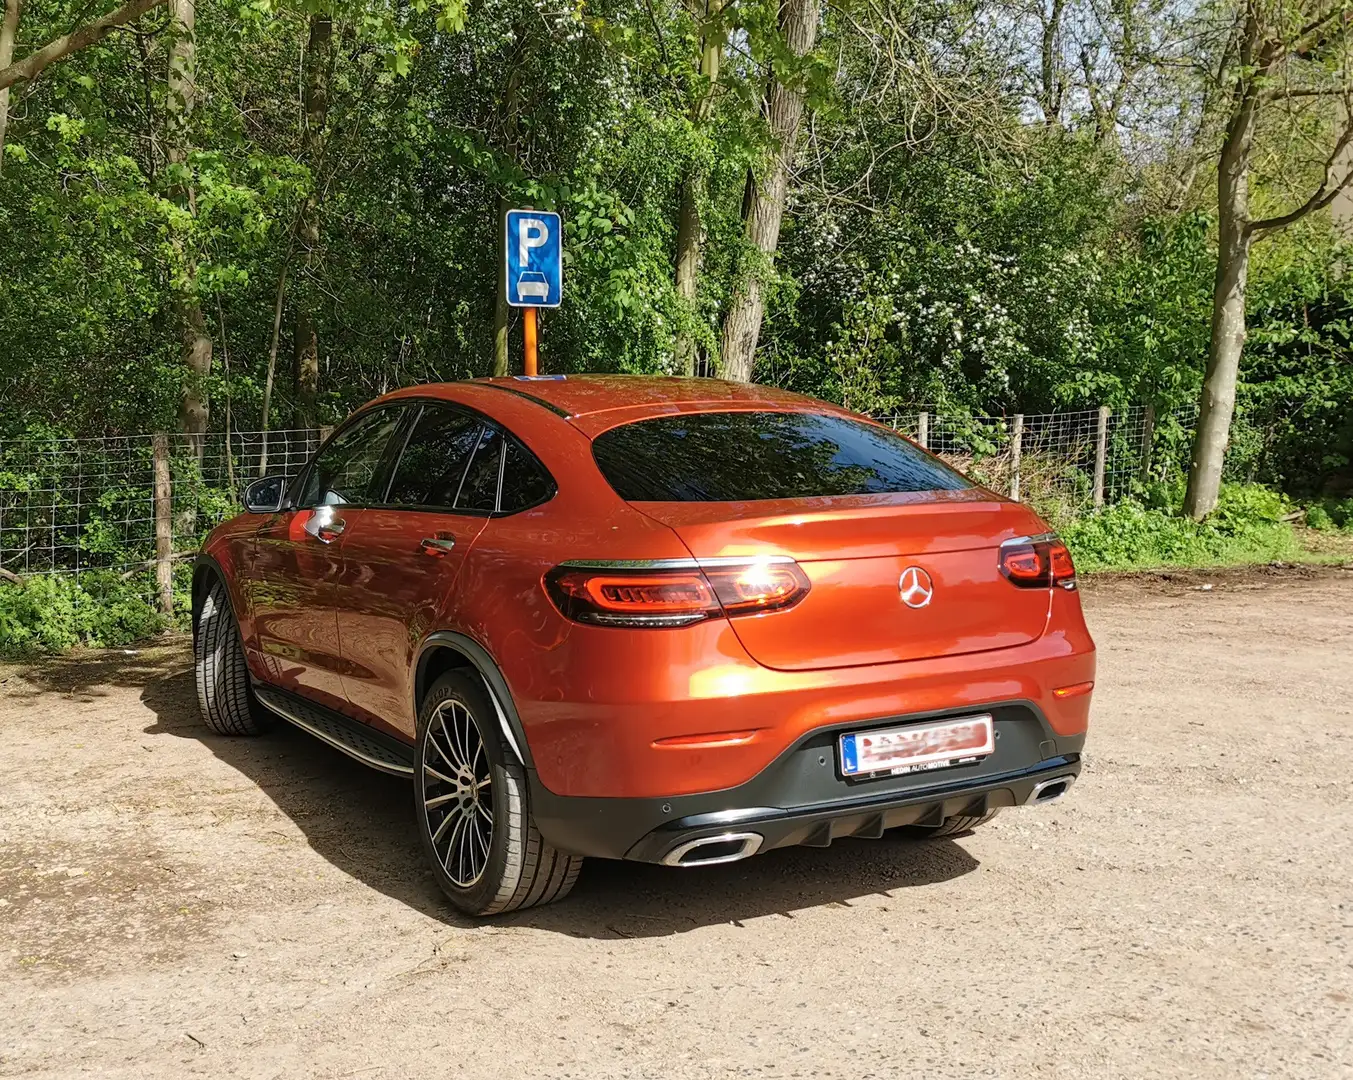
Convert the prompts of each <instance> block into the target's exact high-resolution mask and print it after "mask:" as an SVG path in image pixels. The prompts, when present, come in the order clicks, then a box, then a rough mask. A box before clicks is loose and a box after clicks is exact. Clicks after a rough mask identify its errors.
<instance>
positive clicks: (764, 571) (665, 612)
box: [545, 559, 811, 627]
mask: <svg viewBox="0 0 1353 1080" xmlns="http://www.w3.org/2000/svg"><path fill="white" fill-rule="evenodd" d="M810 587H811V586H810V584H809V581H808V577H807V575H805V574H804V572H803V571H802V570H800V569H799V567H798V565H797V564H796V563H794V562H793V561H792V560H789V559H774V560H771V559H753V560H747V561H745V562H744V561H738V562H727V561H724V560H722V559H721V560H718V561H717V562H715V561H711V562H710V563H707V564H705V565H704V566H701V565H700V564H697V563H695V562H694V560H692V563H691V565H690V566H689V567H686V566H679V567H673V566H671V564H670V563H667V564H666V565H664V564H662V563H658V564H655V565H653V566H651V567H646V566H644V565H643V564H638V565H634V566H629V565H626V566H600V565H599V566H595V567H592V566H587V565H585V564H583V565H579V564H567V563H566V564H564V565H563V566H556V567H555V568H554V569H553V570H551V571H550V572H549V573H548V574H546V575H545V588H546V591H547V592H548V593H549V594H550V598H551V599H552V600H553V601H554V603H555V605H556V606H557V607H558V608H559V610H560V611H561V612H562V613H563V614H564V615H566V616H567V617H568V618H570V619H573V620H575V621H577V622H585V623H595V624H597V625H599V626H630V627H643V626H647V627H662V626H668V627H672V626H689V625H691V624H692V623H697V622H701V621H702V620H704V619H711V618H717V617H718V616H720V615H727V616H728V617H729V618H733V617H736V616H741V615H758V614H762V613H764V612H771V611H783V610H784V609H785V608H789V607H793V606H794V605H795V604H797V603H798V602H799V601H800V600H802V599H803V598H804V597H805V596H807V595H808V590H809V588H810Z"/></svg>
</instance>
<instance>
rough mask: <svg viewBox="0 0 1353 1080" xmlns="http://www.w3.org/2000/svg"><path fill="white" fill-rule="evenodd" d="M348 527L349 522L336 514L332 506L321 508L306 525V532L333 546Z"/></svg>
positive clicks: (311, 516)
mask: <svg viewBox="0 0 1353 1080" xmlns="http://www.w3.org/2000/svg"><path fill="white" fill-rule="evenodd" d="M347 527H348V525H347V522H345V521H344V520H343V519H342V518H341V517H337V516H336V515H335V514H334V510H333V507H332V506H321V507H319V508H318V509H317V510H316V511H315V512H314V513H313V514H311V515H310V520H309V521H307V522H306V523H305V531H306V532H308V533H309V534H310V535H311V536H313V537H314V538H315V539H316V540H318V541H320V542H321V543H324V544H332V543H333V542H334V541H335V540H337V539H338V538H339V537H340V536H342V535H343V530H344V529H346V528H347Z"/></svg>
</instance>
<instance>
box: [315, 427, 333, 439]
mask: <svg viewBox="0 0 1353 1080" xmlns="http://www.w3.org/2000/svg"><path fill="white" fill-rule="evenodd" d="M333 429H334V426H333V424H320V426H319V441H320V442H323V441H324V440H325V439H327V438H328V437H329V433H330V432H331V431H333Z"/></svg>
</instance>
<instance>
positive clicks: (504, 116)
mask: <svg viewBox="0 0 1353 1080" xmlns="http://www.w3.org/2000/svg"><path fill="white" fill-rule="evenodd" d="M512 33H513V38H514V40H515V41H516V42H517V49H516V52H515V53H514V54H513V57H512V60H511V62H510V64H509V67H508V73H507V85H505V86H504V87H503V96H502V112H501V113H500V114H499V118H500V123H499V128H498V131H499V138H500V139H501V141H502V146H503V153H505V154H506V155H507V156H508V157H509V158H511V159H512V160H513V161H514V162H515V161H516V160H517V149H518V143H519V141H520V132H519V130H518V127H517V111H518V108H519V106H520V95H521V70H522V64H523V63H524V62H525V59H526V51H527V49H528V47H529V40H530V31H529V30H528V28H527V27H526V26H524V25H522V24H520V23H519V24H517V25H516V26H515V27H513V30H512ZM496 205H497V208H498V219H497V221H496V222H495V223H494V227H495V228H496V229H497V230H498V240H497V243H496V245H495V246H496V248H497V250H498V264H497V266H496V267H495V277H496V279H497V281H496V285H495V288H494V293H493V374H495V375H500V376H501V375H507V374H508V373H509V371H510V370H511V361H510V359H509V351H508V340H507V338H508V335H507V331H508V327H509V326H510V325H511V321H512V308H511V306H510V305H509V304H508V302H507V227H506V220H507V212H508V210H510V209H511V206H510V205H509V203H508V201H507V195H506V194H504V193H502V192H499V193H498V201H497V203H496Z"/></svg>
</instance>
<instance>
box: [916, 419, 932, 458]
mask: <svg viewBox="0 0 1353 1080" xmlns="http://www.w3.org/2000/svg"><path fill="white" fill-rule="evenodd" d="M916 441H917V442H918V443H920V444H921V446H922V447H924V448H925V449H926V450H929V449H930V414H929V413H928V412H923V413H921V414H920V415H918V416H917V417H916Z"/></svg>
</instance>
